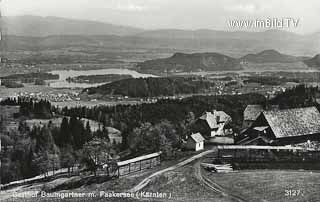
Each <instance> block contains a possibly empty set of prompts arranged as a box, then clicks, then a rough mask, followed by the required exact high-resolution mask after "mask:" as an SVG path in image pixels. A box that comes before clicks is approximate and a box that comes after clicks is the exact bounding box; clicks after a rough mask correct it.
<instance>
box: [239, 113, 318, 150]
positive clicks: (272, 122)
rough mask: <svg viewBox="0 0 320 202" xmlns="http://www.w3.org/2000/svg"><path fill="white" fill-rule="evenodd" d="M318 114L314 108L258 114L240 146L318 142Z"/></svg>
mask: <svg viewBox="0 0 320 202" xmlns="http://www.w3.org/2000/svg"><path fill="white" fill-rule="evenodd" d="M319 121H320V113H319V111H318V110H317V109H316V108H315V107H307V108H295V109H284V110H270V111H263V112H262V113H260V115H259V116H258V118H257V119H256V120H255V121H254V122H253V123H252V124H251V126H250V127H249V128H248V129H247V130H246V131H245V133H244V134H245V136H246V137H245V138H244V140H243V141H240V142H239V143H240V144H251V145H293V144H298V143H303V142H307V141H308V140H310V141H312V140H320V122H319Z"/></svg>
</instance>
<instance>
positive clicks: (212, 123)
mask: <svg viewBox="0 0 320 202" xmlns="http://www.w3.org/2000/svg"><path fill="white" fill-rule="evenodd" d="M231 121H232V119H231V117H230V116H229V115H228V114H226V113H225V112H224V111H216V110H214V111H213V113H212V112H205V113H204V114H203V115H202V116H201V117H199V118H198V120H197V121H196V123H195V130H196V132H200V133H201V134H202V135H203V136H204V137H214V136H224V135H226V133H227V130H226V127H225V126H226V124H227V123H229V122H231Z"/></svg>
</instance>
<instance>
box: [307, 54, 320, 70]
mask: <svg viewBox="0 0 320 202" xmlns="http://www.w3.org/2000/svg"><path fill="white" fill-rule="evenodd" d="M304 63H305V64H306V65H308V67H320V54H318V55H316V56H314V57H313V58H311V59H309V60H305V61H304Z"/></svg>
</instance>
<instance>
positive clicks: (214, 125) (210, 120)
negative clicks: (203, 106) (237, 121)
mask: <svg viewBox="0 0 320 202" xmlns="http://www.w3.org/2000/svg"><path fill="white" fill-rule="evenodd" d="M199 119H200V120H204V121H206V122H207V123H208V125H209V127H210V128H211V129H213V128H218V125H217V121H216V119H215V117H214V115H213V114H212V113H211V112H205V113H204V114H203V115H202V116H201V117H200V118H199Z"/></svg>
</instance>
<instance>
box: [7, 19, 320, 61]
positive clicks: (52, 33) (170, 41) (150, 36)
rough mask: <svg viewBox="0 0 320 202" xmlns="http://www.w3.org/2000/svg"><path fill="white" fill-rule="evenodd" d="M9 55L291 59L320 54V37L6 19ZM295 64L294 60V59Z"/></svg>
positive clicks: (70, 21) (271, 32) (274, 32)
mask: <svg viewBox="0 0 320 202" xmlns="http://www.w3.org/2000/svg"><path fill="white" fill-rule="evenodd" d="M2 29H3V31H4V32H5V35H7V36H6V37H7V40H6V42H5V43H6V47H7V48H8V49H9V50H21V49H22V50H30V49H31V50H42V49H48V48H49V49H60V48H65V47H73V46H77V47H80V46H83V47H85V48H87V47H102V48H104V49H108V48H110V49H112V50H117V49H128V48H133V49H148V50H150V49H152V50H154V49H156V50H159V49H161V50H164V52H167V53H170V54H173V53H175V52H186V53H192V52H219V53H222V54H226V55H230V56H232V57H237V58H238V57H241V56H243V55H244V54H247V53H252V52H259V51H262V50H268V49H275V50H278V51H280V52H285V53H288V54H291V55H315V54H318V53H319V52H320V33H319V32H318V33H314V34H309V35H300V34H295V33H292V32H287V31H282V30H268V31H263V32H241V31H235V32H230V31H217V30H208V29H201V30H178V29H159V30H144V29H140V28H135V27H129V26H118V25H113V24H109V23H104V22H96V21H85V20H74V19H66V18H58V17H39V16H16V17H3V18H2ZM289 60H290V59H289Z"/></svg>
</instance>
